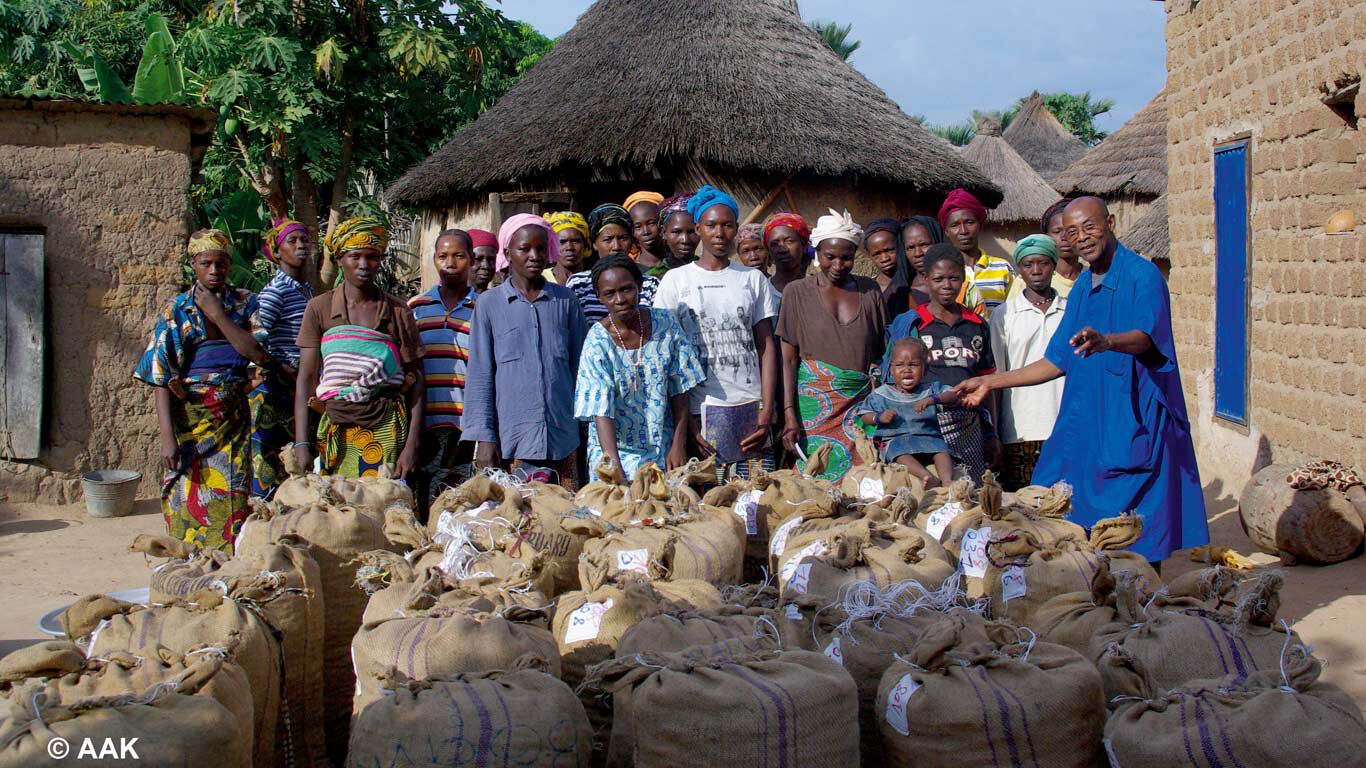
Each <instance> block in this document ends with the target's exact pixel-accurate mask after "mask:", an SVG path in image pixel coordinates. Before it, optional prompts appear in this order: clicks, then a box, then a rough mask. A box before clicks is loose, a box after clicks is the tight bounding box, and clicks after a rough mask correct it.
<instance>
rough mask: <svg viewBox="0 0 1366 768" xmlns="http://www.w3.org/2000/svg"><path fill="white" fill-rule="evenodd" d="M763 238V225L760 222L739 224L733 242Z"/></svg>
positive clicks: (760, 240) (760, 239) (761, 240)
mask: <svg viewBox="0 0 1366 768" xmlns="http://www.w3.org/2000/svg"><path fill="white" fill-rule="evenodd" d="M751 238H752V239H754V240H758V241H759V242H763V240H764V225H762V224H741V225H740V231H739V232H737V233H736V234H735V242H737V243H738V242H740V241H741V240H748V239H751Z"/></svg>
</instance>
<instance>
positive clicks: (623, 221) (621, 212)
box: [588, 203, 635, 243]
mask: <svg viewBox="0 0 1366 768" xmlns="http://www.w3.org/2000/svg"><path fill="white" fill-rule="evenodd" d="M608 224H617V225H620V226H623V227H625V228H626V231H627V232H633V231H634V229H635V228H634V225H633V224H632V223H631V214H629V213H627V212H626V209H625V208H622V207H621V206H619V205H615V204H613V203H604V204H603V205H599V206H598V207H597V208H594V209H593V210H591V211H589V212H588V242H590V243H591V242H593V241H594V240H597V239H598V233H600V232H602V228H603V227H605V226H607V225H608Z"/></svg>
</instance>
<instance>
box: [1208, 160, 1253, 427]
mask: <svg viewBox="0 0 1366 768" xmlns="http://www.w3.org/2000/svg"><path fill="white" fill-rule="evenodd" d="M1247 154H1248V143H1247V142H1246V141H1239V142H1235V143H1233V144H1228V145H1224V146H1220V147H1216V148H1215V150H1214V236H1215V241H1214V242H1215V258H1214V268H1215V273H1214V413H1215V415H1216V416H1219V417H1221V418H1224V419H1227V420H1229V421H1232V422H1234V423H1237V424H1242V425H1246V424H1247V388H1248V349H1247V342H1248V315H1247V312H1248V290H1249V286H1250V281H1249V279H1248V277H1249V275H1248V271H1249V259H1248V175H1247V169H1248V163H1247Z"/></svg>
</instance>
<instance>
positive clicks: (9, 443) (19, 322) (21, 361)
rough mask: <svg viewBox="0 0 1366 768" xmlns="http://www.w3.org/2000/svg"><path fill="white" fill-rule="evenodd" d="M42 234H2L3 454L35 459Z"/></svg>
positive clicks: (40, 398) (38, 444)
mask: <svg viewBox="0 0 1366 768" xmlns="http://www.w3.org/2000/svg"><path fill="white" fill-rule="evenodd" d="M43 286H44V283H43V236H42V235H16V234H0V358H3V362H4V366H3V369H2V370H0V458H3V459H36V458H38V451H39V448H40V447H41V446H42V428H43V393H44V391H45V389H46V388H45V387H44V386H43V359H44V351H45V346H46V344H45V342H46V339H45V338H44V336H43V318H44V313H45V310H46V306H45V301H46V295H45V292H44V290H43Z"/></svg>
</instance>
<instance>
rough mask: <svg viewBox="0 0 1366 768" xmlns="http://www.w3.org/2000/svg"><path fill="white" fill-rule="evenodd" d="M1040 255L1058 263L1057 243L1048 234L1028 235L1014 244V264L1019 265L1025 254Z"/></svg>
mask: <svg viewBox="0 0 1366 768" xmlns="http://www.w3.org/2000/svg"><path fill="white" fill-rule="evenodd" d="M1034 255H1042V256H1047V257H1048V258H1050V259H1052V260H1053V263H1054V264H1055V265H1056V264H1057V263H1058V244H1057V243H1055V242H1053V238H1051V237H1049V236H1048V235H1030V236H1029V237H1026V238H1024V239H1022V240H1020V242H1018V243H1016V244H1015V253H1014V259H1015V266H1017V267H1018V266H1020V262H1021V261H1024V258H1025V257H1026V256H1034Z"/></svg>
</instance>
